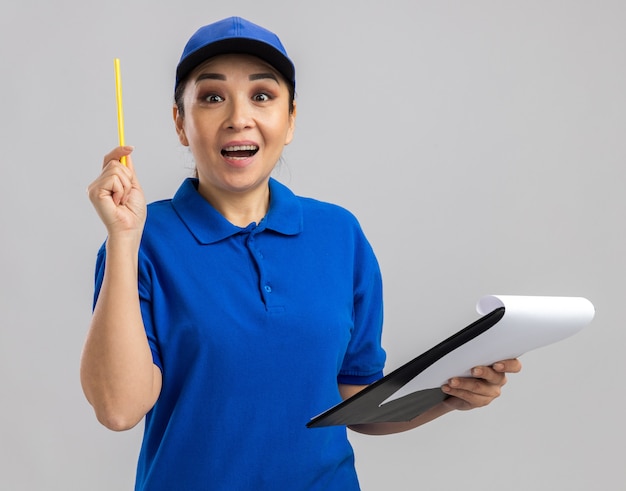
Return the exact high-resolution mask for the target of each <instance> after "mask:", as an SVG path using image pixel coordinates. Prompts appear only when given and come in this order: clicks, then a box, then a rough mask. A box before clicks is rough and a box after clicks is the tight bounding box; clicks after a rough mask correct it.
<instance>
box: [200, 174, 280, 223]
mask: <svg viewBox="0 0 626 491" xmlns="http://www.w3.org/2000/svg"><path fill="white" fill-rule="evenodd" d="M198 192H199V193H200V194H201V195H202V197H203V198H204V199H206V200H207V201H208V202H209V203H211V205H212V206H213V208H215V209H216V210H217V211H218V212H220V213H221V214H222V216H224V218H226V220H228V221H229V222H230V223H232V224H233V225H236V226H238V227H247V226H248V225H250V224H251V223H252V222H255V223H257V224H258V223H259V222H260V221H261V220H262V219H263V217H265V215H266V214H267V210H268V209H269V204H270V188H269V184H268V183H267V182H266V183H265V185H264V186H258V187H257V188H255V189H251V190H246V191H235V192H231V191H225V190H217V189H210V188H209V187H207V186H203V185H202V182H200V184H199V185H198Z"/></svg>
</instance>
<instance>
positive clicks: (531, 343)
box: [383, 295, 595, 404]
mask: <svg viewBox="0 0 626 491" xmlns="http://www.w3.org/2000/svg"><path fill="white" fill-rule="evenodd" d="M499 307H504V308H505V313H504V316H503V317H502V319H500V321H499V322H498V323H497V324H496V325H494V326H493V327H491V328H490V329H488V330H487V331H486V332H484V333H483V334H480V335H479V336H477V337H476V338H474V339H472V340H471V341H469V342H467V343H465V344H464V345H463V346H461V347H459V348H457V349H456V350H454V351H452V352H451V353H449V354H448V355H446V356H445V357H443V358H441V359H440V360H438V361H437V362H435V363H433V364H432V365H431V366H430V367H428V368H427V369H426V370H424V371H423V372H422V373H420V374H419V375H418V376H417V377H415V378H414V379H413V380H411V381H410V382H409V383H408V384H406V385H404V386H403V387H402V388H401V389H399V390H398V391H397V392H395V393H394V394H393V395H392V396H390V397H389V398H387V399H386V400H385V401H384V402H383V404H385V403H387V402H390V401H393V400H395V399H398V398H400V397H402V396H405V395H408V394H411V393H413V392H415V391H418V390H424V389H432V388H436V387H441V386H442V385H443V384H445V383H447V381H448V380H449V379H450V378H451V377H457V376H459V377H469V376H470V370H471V369H472V368H473V367H475V366H479V365H482V366H488V365H492V364H493V363H495V362H497V361H501V360H507V359H510V358H518V357H519V356H521V355H523V354H524V353H527V352H528V351H531V350H534V349H536V348H540V347H542V346H546V345H548V344H552V343H555V342H557V341H560V340H562V339H565V338H567V337H569V336H572V335H573V334H576V333H577V332H579V331H580V330H581V329H582V328H583V327H584V326H585V325H587V324H588V323H589V322H591V320H592V319H593V317H594V315H595V310H594V307H593V305H592V303H591V302H590V301H589V300H587V299H586V298H582V297H540V296H517V295H488V296H485V297H483V298H481V299H480V300H479V301H478V304H477V305H476V310H477V311H478V313H479V314H480V315H486V314H488V313H490V312H493V311H494V310H495V309H497V308H499Z"/></svg>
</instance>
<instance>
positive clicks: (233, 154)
mask: <svg viewBox="0 0 626 491" xmlns="http://www.w3.org/2000/svg"><path fill="white" fill-rule="evenodd" d="M258 151H259V147H257V146H256V145H234V146H232V147H225V148H222V155H223V156H224V157H226V158H229V159H247V158H249V157H252V156H253V155H254V154H256V153H257V152H258Z"/></svg>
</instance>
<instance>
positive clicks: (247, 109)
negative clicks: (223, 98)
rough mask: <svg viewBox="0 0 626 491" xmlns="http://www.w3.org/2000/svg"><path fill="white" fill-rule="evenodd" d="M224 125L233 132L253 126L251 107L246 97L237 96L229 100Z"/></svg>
mask: <svg viewBox="0 0 626 491" xmlns="http://www.w3.org/2000/svg"><path fill="white" fill-rule="evenodd" d="M225 124H226V127H227V128H228V129H231V130H235V131H241V130H245V129H248V128H251V127H253V126H254V118H253V111H252V107H251V104H250V102H249V101H248V98H247V97H246V96H237V97H234V98H232V99H231V100H230V104H229V106H228V115H227V117H226V121H225Z"/></svg>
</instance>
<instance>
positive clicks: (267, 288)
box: [264, 285, 272, 293]
mask: <svg viewBox="0 0 626 491" xmlns="http://www.w3.org/2000/svg"><path fill="white" fill-rule="evenodd" d="M264 288H265V291H266V292H267V293H271V292H272V287H271V286H269V285H265V287H264Z"/></svg>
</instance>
